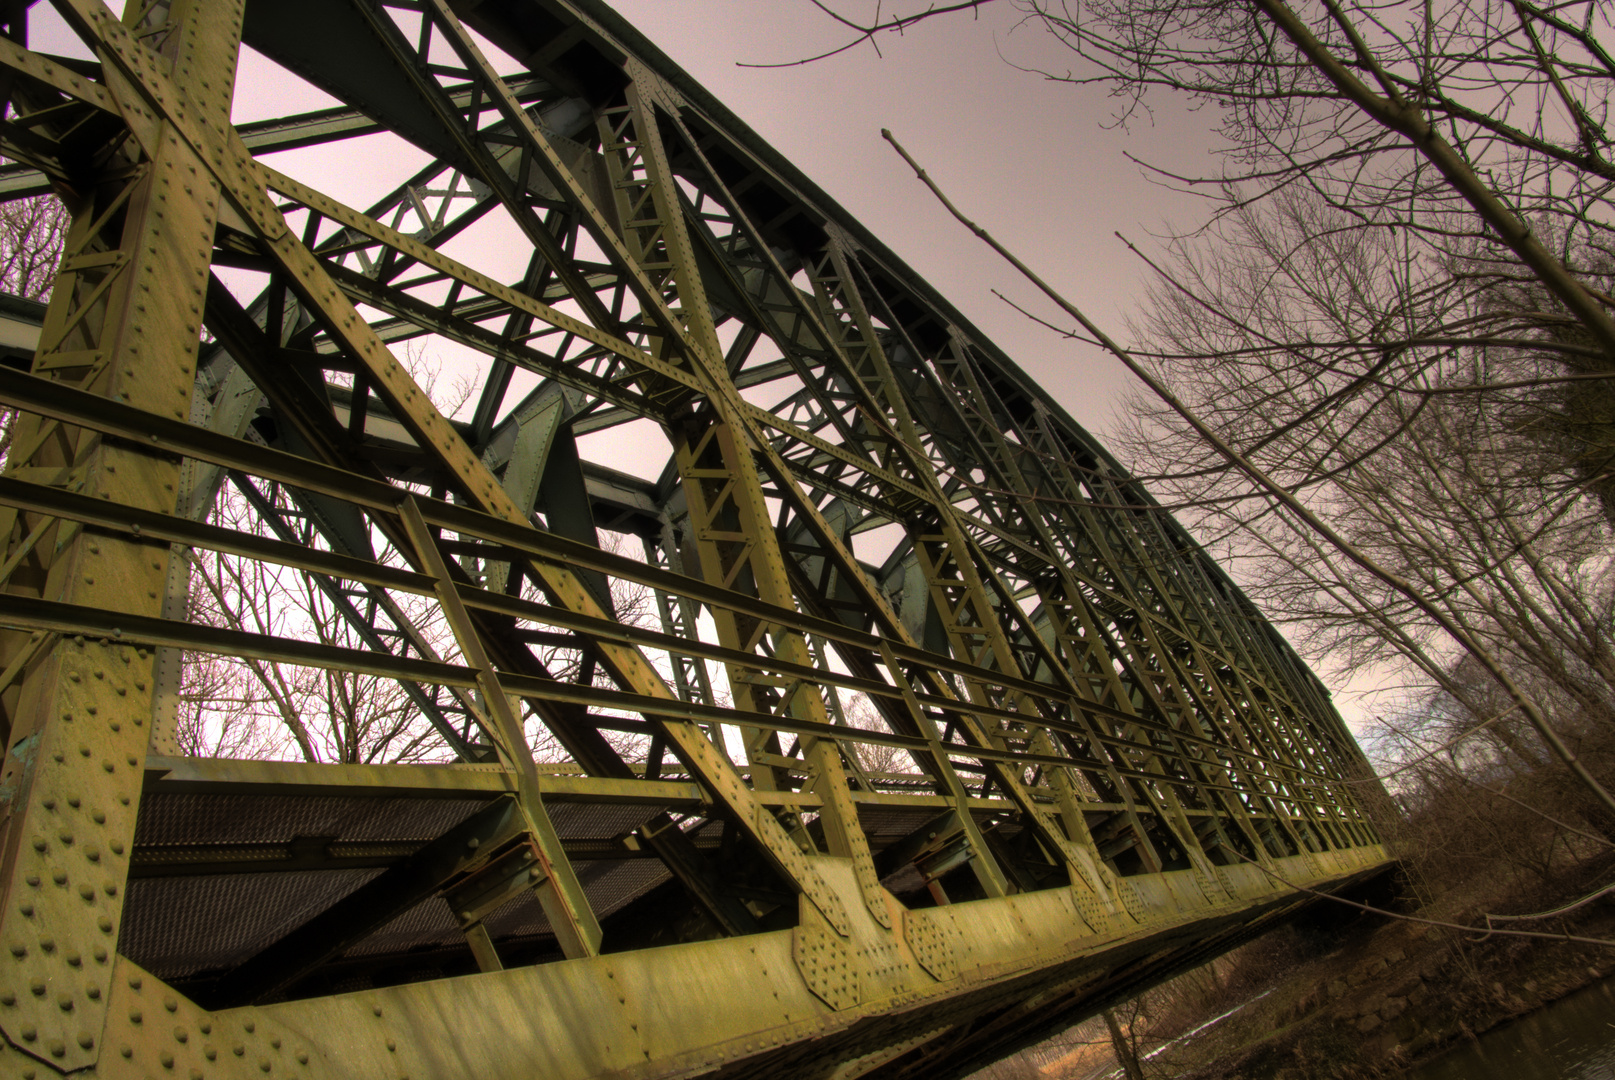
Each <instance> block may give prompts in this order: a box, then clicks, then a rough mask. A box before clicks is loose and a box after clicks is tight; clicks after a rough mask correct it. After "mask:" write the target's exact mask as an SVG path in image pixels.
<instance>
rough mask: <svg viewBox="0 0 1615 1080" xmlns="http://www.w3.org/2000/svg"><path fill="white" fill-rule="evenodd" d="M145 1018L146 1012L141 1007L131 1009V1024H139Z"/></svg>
mask: <svg viewBox="0 0 1615 1080" xmlns="http://www.w3.org/2000/svg"><path fill="white" fill-rule="evenodd" d="M144 1018H145V1016H144V1014H143V1013H142V1012H141V1011H140V1010H139V1009H130V1010H129V1022H130V1023H131V1024H138V1023H140V1021H141V1020H142V1019H144Z"/></svg>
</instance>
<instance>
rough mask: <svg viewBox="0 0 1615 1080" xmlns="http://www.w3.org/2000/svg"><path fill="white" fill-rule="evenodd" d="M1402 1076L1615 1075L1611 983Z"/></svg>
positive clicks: (1450, 1079)
mask: <svg viewBox="0 0 1615 1080" xmlns="http://www.w3.org/2000/svg"><path fill="white" fill-rule="evenodd" d="M1403 1080H1615V983H1612V982H1603V983H1600V984H1598V985H1596V986H1590V987H1588V988H1587V989H1585V990H1582V991H1579V992H1578V993H1575V994H1572V995H1571V996H1569V997H1567V998H1564V999H1562V1000H1560V1001H1557V1002H1554V1003H1553V1004H1552V1005H1549V1006H1548V1007H1547V1008H1545V1009H1542V1010H1541V1011H1539V1012H1536V1013H1533V1014H1532V1015H1530V1016H1527V1017H1525V1018H1524V1019H1522V1020H1518V1021H1516V1022H1514V1023H1512V1024H1508V1025H1506V1026H1504V1027H1500V1028H1494V1029H1493V1030H1491V1031H1489V1032H1487V1033H1486V1034H1485V1035H1482V1036H1481V1037H1480V1038H1479V1039H1478V1040H1476V1041H1474V1042H1471V1043H1466V1044H1465V1045H1463V1046H1460V1047H1458V1048H1456V1049H1454V1050H1452V1051H1450V1052H1448V1053H1447V1054H1445V1055H1443V1056H1442V1057H1440V1058H1437V1059H1436V1060H1434V1061H1431V1062H1429V1063H1427V1064H1425V1065H1423V1066H1421V1067H1419V1068H1417V1069H1413V1070H1411V1071H1410V1072H1407V1073H1405V1074H1404V1077H1403Z"/></svg>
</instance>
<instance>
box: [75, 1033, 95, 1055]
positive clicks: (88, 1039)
mask: <svg viewBox="0 0 1615 1080" xmlns="http://www.w3.org/2000/svg"><path fill="white" fill-rule="evenodd" d="M79 1045H80V1046H82V1047H83V1048H84V1049H86V1050H88V1049H89V1048H90V1047H92V1046H94V1045H95V1036H94V1035H91V1034H90V1033H89V1032H88V1031H81V1032H79Z"/></svg>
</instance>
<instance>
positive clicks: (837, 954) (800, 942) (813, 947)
mask: <svg viewBox="0 0 1615 1080" xmlns="http://www.w3.org/2000/svg"><path fill="white" fill-rule="evenodd" d="M805 908H806V905H804V909H805ZM803 916H804V917H803V919H802V922H801V925H799V926H798V927H797V928H796V929H795V930H794V931H793V932H792V934H791V959H793V960H795V961H796V970H797V972H798V973H799V974H800V975H801V976H802V981H803V982H805V983H807V988H808V989H809V990H811V991H813V995H814V996H815V997H817V998H818V999H819V1000H820V1001H822V1002H824V1003H825V1004H826V1005H828V1006H830V1008H832V1009H834V1010H836V1011H837V1012H841V1011H843V1010H845V1009H850V1008H853V1007H854V1006H856V1005H857V1004H858V1003H859V1002H861V1001H862V1000H863V992H862V979H861V978H860V977H859V976H860V968H861V967H862V966H863V965H862V963H861V962H860V961H859V957H858V954H857V952H856V951H855V950H854V949H853V946H852V944H851V943H850V942H848V941H846V940H845V939H844V938H842V937H841V936H840V935H839V934H837V933H836V932H835V931H834V930H832V929H830V928H829V927H828V926H826V925H824V924H823V923H822V922H820V921H819V920H818V919H817V918H815V917H814V916H813V914H811V913H809V912H807V911H806V910H804V912H803Z"/></svg>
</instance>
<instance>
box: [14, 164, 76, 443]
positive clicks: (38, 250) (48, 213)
mask: <svg viewBox="0 0 1615 1080" xmlns="http://www.w3.org/2000/svg"><path fill="white" fill-rule="evenodd" d="M71 221H72V219H71V217H70V215H69V214H68V212H67V207H65V206H63V205H62V201H61V200H60V199H58V198H57V197H56V196H54V195H40V196H38V197H36V198H32V199H14V200H12V201H11V202H0V292H7V293H10V294H11V295H13V296H20V297H23V298H24V299H26V300H45V299H48V298H49V297H50V290H51V285H52V284H53V283H54V282H55V280H56V267H57V265H58V264H59V263H60V262H61V261H62V244H63V241H65V240H66V238H67V228H68V225H69V224H70V223H71ZM16 416H17V410H15V409H10V408H5V407H0V468H4V467H5V463H6V458H7V457H8V456H9V454H10V451H11V427H12V422H13V421H14V420H15V419H16Z"/></svg>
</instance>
